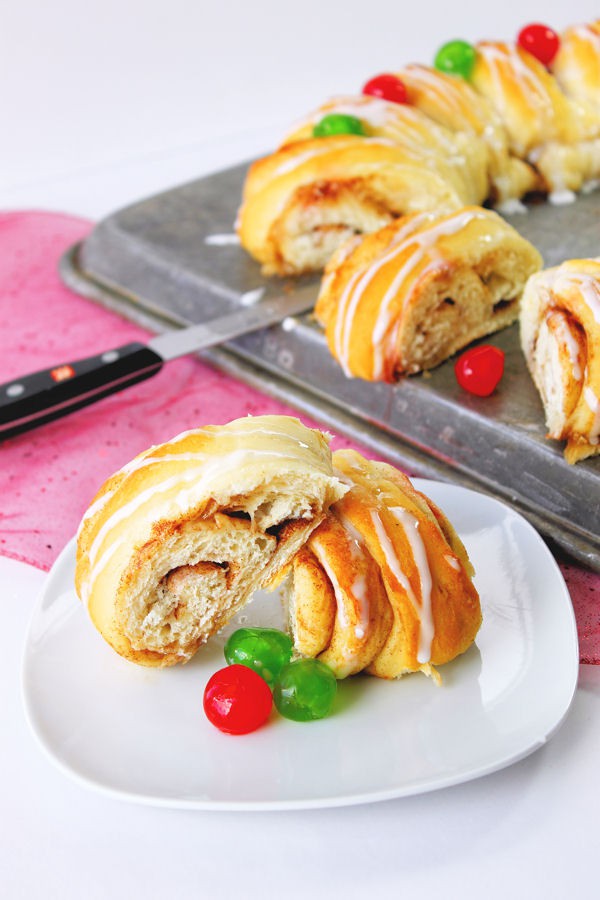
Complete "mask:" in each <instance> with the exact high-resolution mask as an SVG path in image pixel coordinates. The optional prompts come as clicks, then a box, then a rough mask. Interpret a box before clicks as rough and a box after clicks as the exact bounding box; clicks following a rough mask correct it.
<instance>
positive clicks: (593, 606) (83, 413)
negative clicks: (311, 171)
mask: <svg viewBox="0 0 600 900" xmlns="http://www.w3.org/2000/svg"><path fill="white" fill-rule="evenodd" d="M90 228H91V225H90V223H89V222H87V221H84V220H82V219H76V218H73V217H71V216H65V215H59V214H54V213H40V212H17V213H5V214H0V382H6V381H9V380H10V379H12V378H14V377H18V376H19V375H22V374H24V373H26V372H29V371H33V370H35V369H40V368H43V367H46V366H51V365H54V364H56V363H60V362H68V361H69V360H72V359H77V358H80V357H83V356H91V355H92V354H95V353H98V352H100V351H102V350H106V349H109V348H110V347H112V346H118V345H119V344H125V343H127V342H129V341H134V340H144V339H145V338H146V337H147V332H145V331H144V330H143V329H141V328H138V327H137V326H136V325H133V324H131V323H130V322H127V321H125V320H124V319H122V318H121V317H120V316H118V315H115V314H114V313H111V312H108V311H107V310H104V309H102V308H101V307H99V306H97V305H95V304H94V303H92V302H90V301H88V300H85V299H84V298H81V297H78V296H76V295H74V294H73V293H71V292H70V291H69V290H67V289H66V288H65V287H64V286H63V285H62V283H61V281H60V279H59V276H58V274H57V263H58V260H59V258H60V256H61V254H62V253H63V252H64V251H65V250H66V249H67V248H68V247H69V246H70V245H72V244H73V243H75V242H76V241H78V240H81V239H82V238H83V237H85V235H86V234H87V233H88V232H89V230H90ZM264 413H278V414H281V413H283V414H291V415H296V413H295V411H294V410H291V409H289V408H287V407H285V406H284V405H283V404H281V403H278V402H277V401H276V400H272V399H270V398H268V397H266V396H264V395H263V394H260V393H259V392H257V391H255V390H253V389H252V388H250V387H247V386H246V385H244V384H241V383H240V382H238V381H235V380H234V379H232V378H229V377H228V376H226V375H222V374H220V373H219V372H216V371H215V370H213V369H211V368H209V367H208V366H206V365H204V364H202V363H201V362H199V361H198V360H197V359H195V358H191V357H190V358H184V359H180V360H177V361H174V362H172V363H169V365H168V367H165V369H164V370H163V371H162V372H161V373H160V374H159V375H157V376H155V377H154V378H151V379H150V380H149V381H146V382H143V383H142V384H140V385H137V386H136V387H133V388H129V389H128V390H126V391H124V392H122V393H120V394H115V395H114V396H113V397H107V398H106V399H104V400H101V401H100V402H99V403H96V404H94V405H93V406H90V407H88V408H87V409H83V410H80V411H79V412H77V413H75V414H74V415H72V416H68V417H66V418H65V419H62V420H60V421H58V422H55V423H50V424H48V425H45V426H43V427H42V428H41V429H39V430H35V431H31V432H29V433H26V434H24V435H20V436H18V437H16V438H12V439H11V440H9V441H6V442H5V443H3V444H0V497H1V500H0V554H2V555H5V556H9V557H12V558H13V559H18V560H22V561H24V562H27V563H30V564H31V565H34V566H37V567H38V568H40V569H44V570H48V569H49V568H50V566H51V565H52V563H53V562H54V560H55V559H56V557H57V555H58V553H59V552H60V551H61V550H62V548H63V547H64V545H65V544H66V543H67V541H68V540H69V539H70V538H71V537H72V535H73V534H74V533H75V531H76V529H77V525H78V524H79V520H80V518H81V516H82V514H83V512H84V511H85V509H86V508H87V506H88V505H89V503H90V500H91V499H92V497H93V496H94V494H95V493H96V491H97V489H98V487H99V486H100V485H101V484H102V482H103V481H104V480H105V479H106V478H107V477H108V476H109V475H111V474H112V473H113V472H114V471H115V470H116V469H118V468H120V467H121V466H122V465H124V464H125V463H126V462H128V460H130V459H131V458H132V457H133V456H135V455H136V454H137V453H139V452H141V451H142V450H144V449H146V447H148V446H149V445H150V444H156V443H160V442H162V441H165V440H168V439H169V438H171V437H173V436H174V435H175V434H178V433H179V432H180V431H184V430H186V429H188V428H194V427H197V426H198V425H199V424H208V423H210V424H220V423H223V422H226V421H229V420H230V419H234V418H237V417H238V416H244V415H248V414H264ZM302 418H303V420H304V421H305V422H306V424H307V425H312V426H314V427H318V424H317V423H314V422H310V421H309V420H307V419H306V418H305V417H302ZM333 446H334V447H348V446H355V445H353V444H352V443H351V442H349V441H346V440H344V439H343V438H337V437H336V438H334V441H333ZM359 449H360V448H359ZM361 452H365V453H366V455H367V456H372V454H370V453H369V452H368V451H364V450H362V451H361ZM559 563H560V566H561V569H562V572H563V575H564V577H565V580H566V582H567V585H568V587H569V590H570V592H571V597H572V600H573V605H574V608H575V615H576V618H577V623H578V631H579V641H580V658H581V661H582V662H589V663H600V576H598V575H595V574H593V573H591V572H588V571H586V570H585V569H583V568H581V567H579V566H576V565H571V564H567V563H565V562H564V561H559Z"/></svg>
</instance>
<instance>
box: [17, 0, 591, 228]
mask: <svg viewBox="0 0 600 900" xmlns="http://www.w3.org/2000/svg"><path fill="white" fill-rule="evenodd" d="M0 10H1V11H2V15H1V16H0V112H1V115H2V124H1V126H0V205H1V206H3V207H5V208H6V207H7V206H14V205H18V206H39V205H45V206H46V207H50V208H58V209H60V210H61V211H72V212H78V213H85V214H87V215H90V216H100V215H103V214H105V213H107V212H109V211H111V209H113V208H114V206H115V205H118V204H119V203H120V202H122V201H124V202H129V200H134V199H139V198H140V197H141V196H143V195H145V194H146V193H147V192H152V191H154V190H156V189H158V188H160V187H163V186H169V185H170V184H172V183H178V182H179V181H181V180H186V179H188V178H193V177H194V176H195V174H196V172H197V170H198V162H197V160H198V159H199V158H200V157H202V158H203V159H204V160H205V161H206V163H207V164H208V165H210V166H213V167H215V168H218V167H219V166H221V165H226V164H228V163H230V162H234V161H237V158H236V156H235V154H236V152H237V143H236V139H238V138H239V137H241V136H243V137H244V138H245V140H246V142H247V146H248V147H250V148H251V150H252V151H253V152H260V151H262V150H265V151H266V150H267V149H268V148H269V147H270V146H271V145H272V144H273V143H274V142H275V141H276V139H277V138H278V137H280V136H281V135H282V133H283V131H284V130H285V129H286V127H287V126H288V125H289V124H290V123H292V122H293V121H295V120H296V119H297V118H299V117H301V116H302V115H304V114H306V113H307V112H308V111H310V110H311V109H313V108H314V107H316V106H317V105H319V104H320V103H321V102H322V101H323V100H325V99H326V98H327V97H328V96H330V95H332V94H335V93H344V92H349V93H352V92H353V91H355V90H358V89H359V88H360V87H361V86H362V84H363V83H364V82H365V81H366V80H367V79H368V78H369V77H371V76H372V75H374V74H378V73H379V72H382V71H389V70H390V69H391V70H392V71H393V70H394V69H395V68H397V67H399V66H400V65H402V64H404V63H407V62H411V61H416V62H430V61H431V60H432V58H433V55H434V53H435V51H436V49H437V48H438V47H439V46H440V45H441V44H442V43H444V42H445V41H447V40H450V39H452V38H455V37H464V38H465V39H467V40H477V39H479V38H486V37H487V38H490V37H492V38H494V37H499V38H503V39H511V38H513V37H514V36H515V35H516V33H517V32H518V31H519V29H520V27H521V26H522V25H523V24H526V23H527V22H528V21H534V20H538V21H539V20H541V21H543V22H547V23H548V24H551V25H553V26H554V27H556V28H560V27H563V26H564V25H566V24H569V23H570V22H576V21H586V20H589V19H592V18H595V17H597V16H599V15H600V7H599V6H598V3H597V0H573V2H569V3H567V2H565V0H560V2H558V0H524V2H521V3H517V2H515V0H500V2H493V3H491V2H489V0H462V2H458V3H457V2H448V0H444V2H442V0H413V2H406V0H405V2H402V0H395V2H391V0H362V2H357V0H345V2H344V0H295V2H294V3H289V2H285V0H279V2H277V0H258V2H250V0H238V2H232V0H214V2H207V0H87V2H81V0H14V2H9V0H0ZM107 166H110V167H112V168H113V169H115V170H116V172H117V175H118V176H120V177H121V183H120V185H119V187H118V188H117V189H115V188H113V183H112V180H111V178H107V177H105V178H104V179H103V180H102V185H103V186H102V188H101V189H99V188H98V187H97V186H95V185H97V182H94V181H93V179H94V177H95V176H96V175H97V174H98V172H99V171H101V170H102V169H105V168H106V167H107ZM50 180H52V182H53V187H52V188H49V187H48V186H47V185H48V182H49V181H50Z"/></svg>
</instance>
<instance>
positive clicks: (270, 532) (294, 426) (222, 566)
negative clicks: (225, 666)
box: [76, 416, 347, 666]
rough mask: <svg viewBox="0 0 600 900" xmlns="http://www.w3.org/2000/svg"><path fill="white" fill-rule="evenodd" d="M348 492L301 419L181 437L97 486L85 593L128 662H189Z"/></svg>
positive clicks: (88, 528) (82, 574)
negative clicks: (97, 491) (199, 648)
mask: <svg viewBox="0 0 600 900" xmlns="http://www.w3.org/2000/svg"><path fill="white" fill-rule="evenodd" d="M346 490H347V488H346V486H345V485H344V484H343V483H342V481H341V480H340V479H339V478H338V477H337V476H336V475H335V474H334V473H333V469H332V463H331V453H330V451H329V447H328V443H327V440H326V438H325V436H324V435H323V434H321V433H320V432H318V431H314V430H311V429H309V428H306V427H305V426H304V425H302V424H301V423H300V422H299V421H298V420H297V419H294V418H290V417H287V416H256V417H250V416H249V417H248V418H245V419H237V420H234V421H232V422H230V423H229V424H227V425H223V426H207V427H205V428H200V429H197V430H194V431H188V432H185V433H184V434H181V435H179V436H178V437H176V438H174V439H173V440H172V441H169V442H167V443H165V444H161V445H159V446H156V447H151V448H150V449H149V450H146V451H145V452H144V453H142V454H140V455H139V456H137V457H136V458H135V459H134V460H132V462H130V463H129V464H128V465H126V466H125V467H124V468H123V469H121V470H120V471H119V472H117V473H116V474H115V475H113V476H112V478H109V480H108V481H107V482H106V484H105V485H104V486H103V487H102V488H101V490H100V491H99V493H98V495H97V496H96V498H95V500H94V502H93V503H92V505H91V507H90V508H89V510H88V512H87V513H86V515H85V516H84V519H83V521H82V524H81V528H80V531H79V534H78V541H77V566H76V588H77V593H78V595H79V597H80V598H81V599H82V600H83V601H84V602H85V603H86V605H87V608H88V611H89V614H90V616H91V618H92V621H93V623H94V625H95V626H96V628H97V629H98V630H99V631H100V633H101V634H102V635H103V637H104V638H105V639H106V640H107V641H108V643H109V644H110V645H111V646H112V647H113V648H114V649H115V650H116V651H117V652H118V653H120V654H121V655H122V656H124V657H125V658H127V659H129V660H131V661H133V662H136V663H140V664H142V665H147V666H169V665H173V664H175V663H178V662H185V661H187V660H188V659H190V657H191V656H192V655H193V654H194V653H195V652H196V650H197V649H198V647H199V646H200V645H201V644H203V643H205V642H206V641H207V639H208V638H209V637H210V636H211V635H212V634H214V633H215V632H216V631H218V630H219V629H220V628H221V627H222V626H223V625H225V624H226V622H227V621H228V620H229V619H230V618H231V617H232V616H233V615H234V614H235V613H236V611H237V610H238V609H239V608H240V607H241V606H242V605H243V604H244V603H246V602H247V601H248V600H249V599H250V597H251V596H252V594H253V593H254V591H255V590H258V589H259V588H264V587H266V586H269V585H270V584H274V583H275V581H276V580H277V578H278V577H280V574H281V572H282V570H283V569H284V568H285V567H286V565H287V564H288V563H289V562H290V560H291V558H292V557H293V555H294V554H295V553H296V552H297V551H298V550H299V549H300V548H301V547H302V546H303V545H304V543H305V542H306V539H307V538H308V536H309V535H310V533H311V531H313V529H314V528H316V527H317V526H318V525H319V524H320V523H321V521H322V520H323V518H324V517H325V514H326V512H327V510H328V508H329V506H330V504H331V503H332V502H333V501H335V500H337V499H339V498H340V497H341V496H342V495H343V494H344V493H345V492H346Z"/></svg>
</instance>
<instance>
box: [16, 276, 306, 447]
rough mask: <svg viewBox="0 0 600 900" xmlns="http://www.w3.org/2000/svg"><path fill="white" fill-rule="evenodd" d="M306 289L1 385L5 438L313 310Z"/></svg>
mask: <svg viewBox="0 0 600 900" xmlns="http://www.w3.org/2000/svg"><path fill="white" fill-rule="evenodd" d="M313 305H314V297H313V298H308V297H307V296H306V295H305V294H304V293H303V292H300V293H298V294H294V293H291V294H290V295H289V296H285V295H281V296H278V297H274V298H269V299H263V300H260V301H259V302H257V303H256V304H254V305H253V306H245V307H244V308H243V309H240V310H238V311H236V312H234V313H230V314H228V315H226V316H218V317H217V318H215V319H211V320H209V321H208V322H201V323H200V324H198V325H191V326H190V327H188V328H181V329H175V330H173V331H168V332H165V333H164V334H160V335H158V336H157V337H154V338H152V339H151V340H150V341H148V343H147V344H142V343H138V342H135V343H131V344H124V345H123V346H121V347H114V348H112V349H110V350H105V351H104V352H102V353H99V354H96V355H95V356H89V357H86V358H85V359H80V360H76V361H74V362H63V363H57V364H56V365H55V366H53V367H52V368H49V369H42V370H40V371H39V372H33V373H31V374H29V375H24V376H22V377H19V378H13V379H12V380H11V381H9V382H6V383H5V384H1V385H0V440H5V439H6V438H9V437H13V436H14V435H17V434H20V433H22V432H24V431H29V430H30V429H32V428H37V427H38V426H39V425H43V424H44V423H46V422H50V421H52V420H54V419H58V418H60V417H62V416H66V415H68V414H69V413H71V412H74V411H75V410H77V409H81V408H82V407H84V406H88V405H90V404H91V403H95V402H96V401H97V400H101V399H102V398H103V397H106V396H108V395H109V394H114V393H116V392H117V391H121V390H123V389H124V388H127V387H130V386H131V385H134V384H138V383H139V382H140V381H144V380H145V379H147V378H150V377H151V376H152V375H156V374H157V373H158V372H160V370H161V369H162V367H163V365H164V363H166V362H168V361H169V360H171V359H176V358H177V357H180V356H186V355H187V354H188V353H193V352H196V351H199V350H203V349H204V348H207V347H213V346H215V345H216V344H221V343H224V342H225V341H229V340H232V339H233V338H236V337H240V335H243V334H248V333H250V332H251V331H258V330H259V329H261V328H267V327H268V326H269V325H275V324H277V323H279V322H281V321H282V320H283V319H285V318H287V317H289V316H295V315H300V314H301V313H305V312H308V311H309V310H310V309H312V307H313Z"/></svg>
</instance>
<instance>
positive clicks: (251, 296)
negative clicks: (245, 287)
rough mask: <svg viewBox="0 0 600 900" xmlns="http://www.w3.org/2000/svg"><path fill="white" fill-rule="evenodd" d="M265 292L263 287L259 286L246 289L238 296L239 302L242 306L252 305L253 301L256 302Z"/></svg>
mask: <svg viewBox="0 0 600 900" xmlns="http://www.w3.org/2000/svg"><path fill="white" fill-rule="evenodd" d="M264 294H265V288H264V287H259V288H255V289H254V290H253V291H246V292H245V293H244V294H242V295H241V297H240V303H241V305H242V306H254V304H255V303H258V302H259V301H260V300H262V298H263V297H264Z"/></svg>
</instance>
